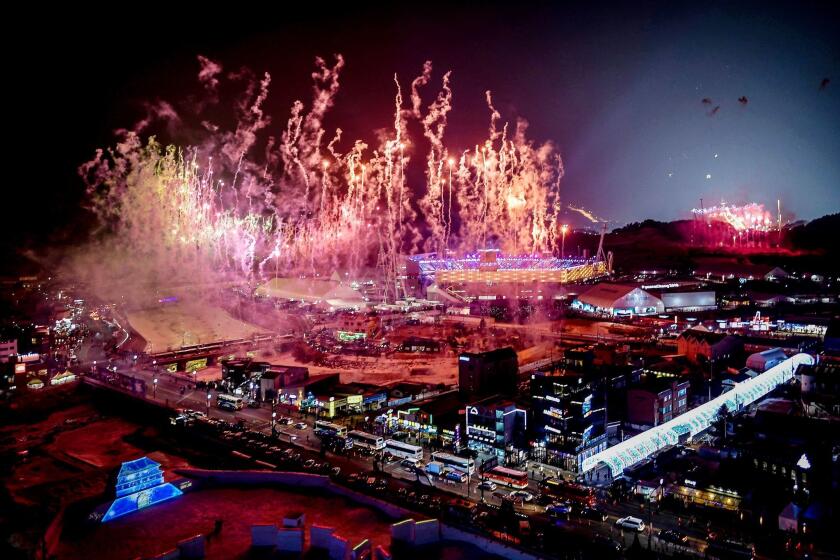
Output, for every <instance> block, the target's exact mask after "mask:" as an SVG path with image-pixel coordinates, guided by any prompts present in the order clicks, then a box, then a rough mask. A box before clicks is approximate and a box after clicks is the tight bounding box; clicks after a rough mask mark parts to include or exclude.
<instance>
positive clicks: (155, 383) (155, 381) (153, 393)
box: [152, 377, 158, 399]
mask: <svg viewBox="0 0 840 560" xmlns="http://www.w3.org/2000/svg"><path fill="white" fill-rule="evenodd" d="M157 381H158V380H157V377H155V378H154V379H153V380H152V398H153V399H156V398H157Z"/></svg>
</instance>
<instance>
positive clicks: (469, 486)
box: [124, 368, 706, 555]
mask: <svg viewBox="0 0 840 560" xmlns="http://www.w3.org/2000/svg"><path fill="white" fill-rule="evenodd" d="M124 373H130V375H133V376H134V377H137V378H142V379H144V380H145V381H146V387H147V394H146V398H147V399H150V400H155V401H156V402H159V403H160V404H162V405H164V406H166V407H168V408H171V409H178V408H189V409H193V410H197V411H201V412H204V413H206V414H207V415H208V416H210V417H213V418H219V419H222V420H225V421H228V422H236V421H237V420H244V421H245V422H247V423H248V425H249V428H250V429H254V430H258V431H262V432H264V433H270V432H271V409H270V408H268V407H261V408H243V409H242V410H238V411H236V412H229V411H226V410H222V409H220V408H218V407H217V406H216V396H217V393H216V392H215V391H207V390H204V389H200V390H196V389H194V388H193V383H192V382H191V381H190V380H189V379H187V378H185V377H184V376H179V375H174V374H171V373H168V372H162V371H153V370H149V369H142V368H129V369H128V370H127V371H125V372H124ZM155 379H157V383H155V381H154V380H155ZM182 388H183V391H184V392H183V393H182V392H181V391H182ZM208 395H209V396H210V398H209V399H208ZM283 408H285V410H281V409H280V408H278V411H277V417H278V418H280V417H281V416H287V417H291V418H292V419H293V420H294V421H295V422H301V421H302V422H305V423H306V427H305V428H303V429H298V428H296V427H294V425H293V424H291V425H279V424H278V425H277V430H278V433H279V437H280V440H281V441H284V440H286V438H288V440H287V441H289V442H290V443H293V444H294V445H296V446H299V447H302V448H304V449H307V450H310V451H313V452H316V453H317V452H320V450H321V449H320V447H321V446H320V439H319V438H318V437H317V436H315V433H314V431H313V426H312V421H311V420H310V419H304V418H301V415H300V413H297V412H294V413H292V412H290V411H289V409H288V407H283ZM430 455H431V452H430V451H429V450H427V449H426V450H424V459H425V460H426V462H428V461H429V460H430V459H431V457H430ZM326 458H327V459H328V460H329V461H330V462H331V463H333V464H335V465H337V466H341V467H342V469H343V470H345V471H347V470H349V471H358V472H370V471H371V470H372V459H371V458H370V457H369V456H366V455H362V454H360V453H352V452H351V453H350V454H349V455H335V454H333V453H331V452H327V453H326ZM383 470H384V471H385V472H386V473H388V474H389V475H390V476H391V477H393V478H395V479H397V480H402V481H405V482H410V483H416V482H417V479H418V477H417V475H416V474H414V473H412V472H407V471H406V470H405V469H404V468H403V467H402V466H401V465H400V461H393V462H390V463H386V464H385V465H384V466H383ZM420 478H421V479H422V480H421V481H420V483H421V484H424V483H425V484H428V483H429V482H430V483H431V485H433V486H434V487H435V488H437V489H439V490H441V491H444V492H447V493H449V494H454V495H456V496H458V497H460V498H464V499H468V500H471V501H475V502H478V501H481V500H482V499H483V500H484V501H485V502H487V503H489V504H492V505H499V503H500V501H501V500H500V498H499V497H498V496H497V495H494V492H492V491H484V492H482V491H481V490H480V489H479V483H480V480H479V479H478V477H477V476H472V477H470V480H469V483H455V482H449V481H444V480H443V479H439V478H437V477H428V478H427V477H424V476H422V475H421V477H420ZM528 491H529V492H530V493H532V494H534V495H538V494H539V489H538V484H537V482H536V481H534V480H531V481H530V482H529V487H528ZM496 492H499V493H501V492H507V490H506V489H505V488H503V487H499V488H497V490H496ZM599 507H600V508H601V509H602V510H604V511H605V512H606V513H607V514H608V519H607V520H606V521H604V522H601V521H587V520H576V519H572V520H571V521H570V522H569V523H570V524H575V525H579V526H583V527H587V528H588V529H589V530H591V531H593V532H595V533H598V534H601V535H605V536H609V537H611V538H613V539H615V540H617V541H619V542H623V543H624V544H625V545H629V544H631V543H632V542H633V539H634V534H633V532H632V531H627V530H621V529H619V528H617V527H615V522H616V520H617V519H619V518H620V517H624V516H627V515H633V516H635V517H639V518H641V519H643V520H644V521H645V523H646V524H648V525H652V529H651V528H650V527H649V528H648V529H646V531H645V532H644V533H643V534H641V535H640V536H639V537H640V542H641V543H642V545H643V546H645V547H647V546H650V547H651V548H653V549H654V550H661V551H663V552H671V551H674V549H675V545H673V544H669V543H665V542H661V541H660V540H659V539H658V537H657V536H656V534H657V533H658V531H659V530H662V529H679V530H681V531H683V532H686V527H685V526H684V525H683V524H682V523H681V521H680V520H679V518H678V517H677V516H675V515H673V514H671V513H669V512H654V513H653V514H652V516H651V513H650V512H649V511H642V509H641V508H640V506H639V505H638V504H634V503H622V504H619V505H615V506H614V505H611V504H605V505H601V506H599ZM516 509H517V510H518V511H520V512H522V513H526V514H541V513H543V512H544V508H542V507H540V506H538V505H536V504H535V503H523V504H517V506H516ZM651 520H652V524H651V523H650V521H651ZM688 532H689V534H691V531H688ZM702 536H704V535H702V533H700V532H694V534H691V536H690V538H689V542H688V546H687V547H684V548H679V550H680V551H682V552H684V553H694V554H697V555H702V554H703V552H704V550H705V548H706V542H705V540H703V539H702V538H700V537H702ZM649 540H650V545H648V541H649Z"/></svg>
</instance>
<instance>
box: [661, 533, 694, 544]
mask: <svg viewBox="0 0 840 560" xmlns="http://www.w3.org/2000/svg"><path fill="white" fill-rule="evenodd" d="M658 536H659V540H661V541H665V542H667V543H671V544H682V545H684V544H686V543H687V542H688V535H686V534H685V533H683V532H681V531H677V530H675V529H663V530H661V531H659V535H658Z"/></svg>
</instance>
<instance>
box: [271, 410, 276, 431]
mask: <svg viewBox="0 0 840 560" xmlns="http://www.w3.org/2000/svg"><path fill="white" fill-rule="evenodd" d="M276 421H277V412H275V411H273V410H272V411H271V437H274V433H275V432H274V423H275V422H276Z"/></svg>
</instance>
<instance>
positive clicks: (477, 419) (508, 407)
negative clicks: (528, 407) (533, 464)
mask: <svg viewBox="0 0 840 560" xmlns="http://www.w3.org/2000/svg"><path fill="white" fill-rule="evenodd" d="M465 426H466V433H467V447H468V448H469V449H472V450H474V451H477V452H478V453H480V454H482V455H491V456H494V457H495V458H496V459H497V460H498V463H499V464H505V465H507V464H514V465H515V464H519V463H521V462H522V461H524V460H525V458H526V456H527V445H526V443H525V435H526V430H527V429H528V418H527V413H526V411H525V410H524V409H522V408H520V407H518V406H517V405H516V403H514V402H513V401H511V400H510V399H505V398H498V397H488V398H486V399H482V400H480V401H476V402H472V403H469V404H467V406H466V412H465Z"/></svg>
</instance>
